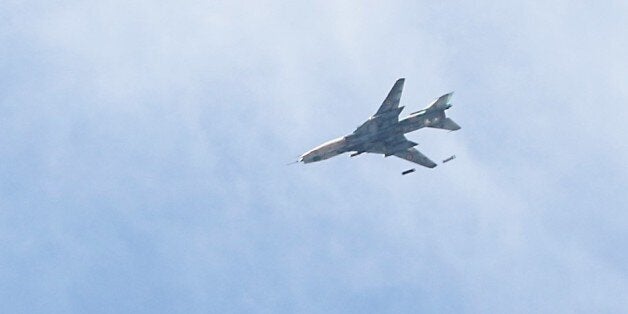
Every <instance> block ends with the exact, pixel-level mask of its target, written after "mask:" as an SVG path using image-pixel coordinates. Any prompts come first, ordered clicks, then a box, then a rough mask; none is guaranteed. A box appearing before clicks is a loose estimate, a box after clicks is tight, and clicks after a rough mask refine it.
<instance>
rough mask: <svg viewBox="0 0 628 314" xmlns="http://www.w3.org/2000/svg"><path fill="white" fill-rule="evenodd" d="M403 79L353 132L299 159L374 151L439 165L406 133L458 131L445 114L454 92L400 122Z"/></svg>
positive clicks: (316, 158)
mask: <svg viewBox="0 0 628 314" xmlns="http://www.w3.org/2000/svg"><path fill="white" fill-rule="evenodd" d="M404 81H405V79H403V78H401V79H398V80H397V82H395V85H393V87H392V89H391V90H390V92H389V93H388V96H387V97H386V99H385V100H384V102H383V103H382V105H381V106H380V107H379V109H378V110H377V112H376V113H375V114H374V115H373V116H371V117H370V118H369V119H368V120H367V121H366V122H364V123H363V124H362V125H361V126H359V127H358V128H357V129H356V130H355V131H353V133H351V134H349V135H346V136H343V137H340V138H337V139H334V140H331V141H329V142H326V143H324V144H322V145H320V146H317V147H315V148H314V149H312V150H310V151H308V152H306V153H305V154H303V155H301V156H299V159H298V162H303V163H306V164H307V163H311V162H316V161H321V160H325V159H329V158H331V157H334V156H337V155H340V154H343V153H346V152H353V153H352V154H351V157H355V156H357V155H359V154H362V153H375V154H383V155H384V157H388V156H397V157H399V158H403V159H405V160H408V161H410V162H414V163H417V164H419V165H421V166H425V167H428V168H434V167H436V163H434V162H433V161H431V160H430V159H429V158H427V157H425V155H423V154H421V152H419V151H418V150H417V149H416V148H414V146H416V145H417V143H415V142H412V141H409V140H408V139H407V138H406V137H405V136H404V134H405V133H408V132H412V131H416V130H418V129H420V128H424V127H430V128H438V129H445V130H449V131H455V130H459V129H460V126H458V124H456V123H455V122H454V121H453V120H451V119H450V118H447V117H446V116H445V110H447V109H449V108H451V104H450V103H449V99H450V98H451V95H452V94H453V92H452V93H449V94H445V95H443V96H440V97H439V98H438V99H436V100H434V101H433V102H432V103H431V104H430V105H429V106H428V107H426V108H425V109H423V110H420V111H416V112H413V113H411V114H410V115H409V116H408V117H407V118H405V119H403V120H401V121H400V120H399V114H400V113H401V110H403V107H399V100H400V99H401V92H402V91H403V84H404Z"/></svg>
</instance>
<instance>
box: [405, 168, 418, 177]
mask: <svg viewBox="0 0 628 314" xmlns="http://www.w3.org/2000/svg"><path fill="white" fill-rule="evenodd" d="M415 171H416V169H414V168H412V169H408V170H406V171H404V172H402V173H401V175H402V176H405V175H406V174H408V173H413V172H415Z"/></svg>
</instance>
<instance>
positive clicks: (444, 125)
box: [428, 118, 460, 131]
mask: <svg viewBox="0 0 628 314" xmlns="http://www.w3.org/2000/svg"><path fill="white" fill-rule="evenodd" d="M428 127H430V128H436V129H444V130H449V131H456V130H460V126H459V125H458V124H457V123H456V122H454V120H452V119H449V118H445V119H443V120H441V121H440V122H439V123H435V124H431V125H428Z"/></svg>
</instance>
